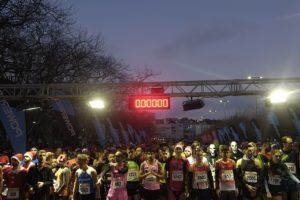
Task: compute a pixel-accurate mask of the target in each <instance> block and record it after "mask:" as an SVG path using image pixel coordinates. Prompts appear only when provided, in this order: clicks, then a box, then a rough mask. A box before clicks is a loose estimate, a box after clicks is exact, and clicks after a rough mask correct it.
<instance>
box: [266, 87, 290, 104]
mask: <svg viewBox="0 0 300 200" xmlns="http://www.w3.org/2000/svg"><path fill="white" fill-rule="evenodd" d="M269 98H270V102H271V103H273V104H276V103H285V102H286V101H287V98H288V92H286V91H283V90H276V91H274V92H272V94H271V95H270V97H269Z"/></svg>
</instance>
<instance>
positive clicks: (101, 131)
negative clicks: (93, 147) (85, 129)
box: [93, 113, 106, 147]
mask: <svg viewBox="0 0 300 200" xmlns="http://www.w3.org/2000/svg"><path fill="white" fill-rule="evenodd" d="M93 115H94V127H95V130H96V134H97V138H98V142H99V144H100V146H101V147H105V144H106V137H105V125H104V124H102V123H101V122H100V121H99V118H98V116H97V115H96V114H95V113H93Z"/></svg>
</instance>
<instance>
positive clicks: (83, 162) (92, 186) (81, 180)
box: [73, 154, 97, 200]
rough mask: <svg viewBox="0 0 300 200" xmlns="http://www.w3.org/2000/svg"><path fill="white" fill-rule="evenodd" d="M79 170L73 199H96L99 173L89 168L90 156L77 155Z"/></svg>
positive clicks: (76, 173)
mask: <svg viewBox="0 0 300 200" xmlns="http://www.w3.org/2000/svg"><path fill="white" fill-rule="evenodd" d="M77 164H78V169H77V170H76V172H75V182H74V188H73V197H77V196H78V197H79V200H94V199H95V198H96V182H97V172H96V170H95V169H94V168H92V167H90V166H88V156H87V155H86V154H78V155H77Z"/></svg>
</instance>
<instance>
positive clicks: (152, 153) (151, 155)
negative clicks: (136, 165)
mask: <svg viewBox="0 0 300 200" xmlns="http://www.w3.org/2000/svg"><path fill="white" fill-rule="evenodd" d="M155 153H156V151H155V149H154V148H147V149H146V156H147V159H148V160H149V161H153V160H154V158H155Z"/></svg>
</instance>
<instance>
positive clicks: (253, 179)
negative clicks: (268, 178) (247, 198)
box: [245, 171, 257, 183]
mask: <svg viewBox="0 0 300 200" xmlns="http://www.w3.org/2000/svg"><path fill="white" fill-rule="evenodd" d="M245 181H246V182H248V183H257V172H249V171H245Z"/></svg>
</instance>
